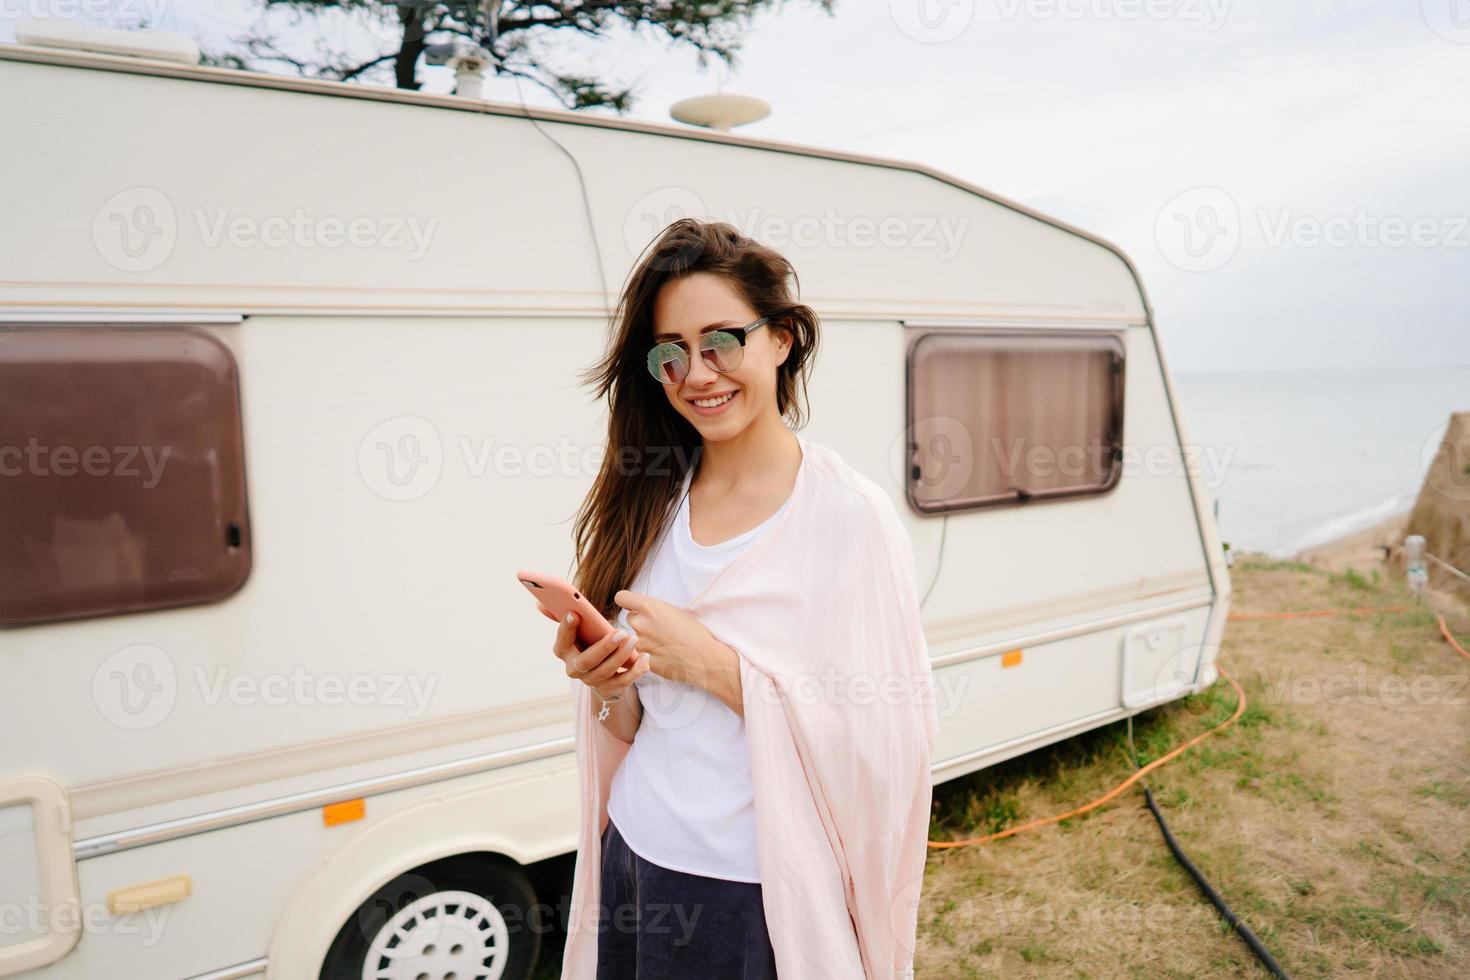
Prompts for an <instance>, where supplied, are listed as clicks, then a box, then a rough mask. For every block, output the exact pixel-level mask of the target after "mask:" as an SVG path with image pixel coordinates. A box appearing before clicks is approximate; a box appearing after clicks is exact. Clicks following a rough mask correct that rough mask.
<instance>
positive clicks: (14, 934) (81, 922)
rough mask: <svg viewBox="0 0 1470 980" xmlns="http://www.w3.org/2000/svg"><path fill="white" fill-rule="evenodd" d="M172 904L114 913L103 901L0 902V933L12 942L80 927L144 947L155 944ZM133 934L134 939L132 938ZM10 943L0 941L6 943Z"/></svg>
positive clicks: (32, 898)
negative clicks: (126, 938) (125, 939)
mask: <svg viewBox="0 0 1470 980" xmlns="http://www.w3.org/2000/svg"><path fill="white" fill-rule="evenodd" d="M172 912H173V906H171V905H161V906H156V907H154V908H149V909H142V910H140V911H137V912H127V913H124V914H122V915H113V914H112V912H111V911H110V910H109V909H108V908H107V905H106V904H105V903H102V902H84V903H82V904H80V905H77V904H74V903H70V902H58V903H55V904H53V903H50V902H45V901H42V900H41V899H40V898H39V897H38V896H34V895H32V896H29V897H27V898H26V899H25V900H24V901H20V902H0V936H3V937H6V938H7V939H8V940H12V941H14V942H24V941H25V940H27V939H29V938H32V937H40V936H45V935H51V934H55V933H58V932H61V933H67V932H72V931H74V930H77V929H80V930H81V932H82V933H83V934H84V935H89V936H93V935H114V936H128V937H130V941H132V942H134V943H135V944H136V945H140V946H143V947H145V948H146V947H151V946H155V945H157V944H158V941H159V940H160V939H162V938H163V929H164V926H165V925H167V923H168V917H169V915H170V914H171V913H172ZM132 937H136V938H132ZM10 944H11V943H10V942H5V943H0V946H8V945H10Z"/></svg>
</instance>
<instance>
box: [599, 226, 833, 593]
mask: <svg viewBox="0 0 1470 980" xmlns="http://www.w3.org/2000/svg"><path fill="white" fill-rule="evenodd" d="M696 272H708V273H712V274H714V275H717V276H722V277H723V278H724V279H725V280H726V281H728V282H729V283H730V285H731V286H732V287H734V289H735V290H736V291H737V292H738V293H739V294H740V295H741V296H742V297H743V298H744V299H745V301H746V302H747V303H749V304H750V306H751V308H753V309H754V310H755V311H756V312H757V313H758V314H759V315H761V316H771V317H773V319H772V321H771V327H777V326H780V327H784V328H786V329H787V330H788V331H789V332H790V334H791V350H790V351H789V352H788V353H787V355H786V360H785V361H784V362H782V363H781V364H780V365H779V366H778V367H777V369H776V371H777V377H776V409H777V411H779V412H780V413H781V416H782V417H783V418H784V419H786V421H787V424H788V425H789V426H790V427H791V428H793V429H799V428H801V426H802V425H803V424H804V420H805V416H806V407H807V406H806V404H805V402H806V382H807V377H808V375H809V373H810V368H811V361H812V357H813V355H814V354H815V353H816V349H817V334H818V321H817V314H816V312H815V311H814V310H812V308H811V307H809V306H805V305H802V304H800V303H796V302H793V300H792V292H791V289H790V285H789V284H788V280H790V282H791V283H794V284H795V285H796V289H797V291H798V293H799V291H800V281H799V280H798V279H797V276H796V270H795V269H794V268H792V265H791V263H790V262H788V261H787V260H786V258H785V257H784V256H782V255H781V254H780V253H778V252H776V251H775V250H774V249H771V248H768V247H766V246H764V245H762V244H760V243H759V242H756V241H754V240H753V239H750V238H747V237H745V236H744V235H742V234H741V233H740V232H739V230H737V229H736V228H735V227H734V226H733V225H730V224H728V223H726V222H723V221H699V220H697V219H695V218H680V219H679V220H678V221H675V222H673V223H672V224H670V225H669V226H668V227H667V228H665V229H664V231H663V233H662V234H661V235H660V236H659V237H658V238H657V239H656V240H654V241H653V242H652V243H651V244H650V245H649V246H648V247H647V248H645V249H644V251H643V254H642V255H641V256H639V260H638V262H637V263H635V265H634V268H633V271H632V272H631V273H629V275H628V279H627V281H626V282H625V283H624V285H623V292H622V295H621V296H620V297H619V299H618V305H617V309H616V310H615V311H614V313H613V317H612V321H611V323H610V324H609V328H610V329H609V338H610V343H609V345H608V350H607V353H606V354H605V355H604V356H603V357H602V359H601V360H599V361H598V362H597V363H596V364H594V365H593V366H592V367H591V368H589V369H587V371H586V372H584V374H583V383H585V384H589V385H591V386H593V389H594V391H595V393H596V397H597V398H599V399H600V398H604V397H605V398H606V399H607V404H608V410H609V411H608V423H607V447H606V450H607V451H606V452H605V453H604V454H603V458H602V467H601V469H600V470H599V472H598V474H597V479H596V481H595V482H594V483H593V485H592V490H591V492H589V493H588V495H587V499H586V500H584V501H583V503H582V506H581V508H579V509H578V511H577V516H576V521H575V523H574V525H573V528H574V533H573V538H574V540H575V542H576V548H577V571H576V576H575V581H576V582H577V588H578V589H579V590H580V591H581V592H582V594H583V595H585V596H586V597H587V599H588V600H589V601H590V602H591V603H592V604H593V605H594V606H596V607H597V608H598V609H599V610H600V611H601V612H602V613H603V614H604V615H607V616H609V618H611V614H612V613H613V612H614V605H613V601H612V597H613V596H614V595H616V594H617V592H618V590H619V589H625V588H628V587H629V586H631V585H632V584H633V578H634V576H636V575H637V574H638V570H639V569H640V568H642V567H643V563H644V562H645V561H646V560H647V559H648V555H649V552H650V551H652V549H653V543H654V541H655V539H656V538H657V537H658V534H659V530H660V529H661V528H662V527H663V525H664V522H665V521H666V520H667V519H668V516H669V513H670V512H671V511H672V509H673V507H674V503H675V501H674V495H675V493H676V492H677V491H678V489H679V487H680V486H681V485H682V484H683V481H684V476H685V474H686V473H688V471H689V470H691V469H693V468H694V467H695V465H696V464H697V462H698V456H699V452H700V450H701V448H702V442H701V439H700V435H699V430H697V429H696V428H695V427H694V426H693V425H691V424H690V423H689V420H688V419H686V418H684V417H683V416H682V415H680V414H679V413H678V412H677V411H676V410H675V409H674V407H673V406H672V405H670V404H669V401H668V396H667V395H665V394H664V392H663V391H662V390H661V388H662V385H661V384H660V383H659V382H658V381H657V380H656V379H655V378H654V377H653V376H651V375H650V374H649V373H648V369H647V367H646V366H645V358H646V356H647V353H648V349H649V348H650V347H652V346H653V305H654V300H655V299H656V298H657V296H658V292H659V290H660V289H661V288H662V287H663V286H664V284H665V283H668V282H672V281H674V280H676V279H680V278H682V277H684V276H688V275H691V274H693V273H696ZM798 399H800V404H798Z"/></svg>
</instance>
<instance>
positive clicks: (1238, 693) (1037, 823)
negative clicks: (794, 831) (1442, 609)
mask: <svg viewBox="0 0 1470 980" xmlns="http://www.w3.org/2000/svg"><path fill="white" fill-rule="evenodd" d="M1405 608H1406V607H1404V606H1388V607H1384V608H1380V609H1367V608H1364V609H1310V610H1306V611H1304V612H1282V613H1231V614H1230V616H1229V617H1227V618H1229V619H1301V618H1307V617H1316V616H1361V615H1365V614H1368V613H1379V612H1403V611H1404V609H1405ZM1435 617H1436V618H1437V619H1438V620H1439V631H1440V633H1442V634H1443V635H1444V638H1445V639H1446V640H1448V641H1449V644H1450V646H1452V647H1454V648H1455V651H1456V652H1457V653H1459V655H1460V656H1462V657H1464V658H1465V659H1466V660H1470V653H1466V652H1465V648H1464V647H1462V646H1460V644H1459V643H1458V642H1457V641H1456V640H1455V637H1454V635H1453V634H1452V633H1450V628H1449V626H1448V625H1446V624H1445V621H1444V616H1443V615H1441V614H1439V613H1435ZM1215 667H1216V669H1217V670H1219V671H1220V676H1222V677H1224V678H1225V679H1226V680H1227V681H1229V682H1230V686H1231V687H1233V688H1235V698H1236V701H1235V711H1233V712H1232V713H1231V715H1230V717H1229V718H1226V719H1225V720H1224V721H1222V722H1220V724H1218V725H1216V726H1215V727H1214V728H1210V729H1208V730H1206V731H1203V732H1200V733H1199V734H1198V735H1196V736H1195V737H1194V738H1191V739H1190V740H1189V741H1187V742H1185V743H1184V744H1182V745H1179V746H1176V747H1175V748H1174V749H1172V750H1170V751H1169V752H1168V754H1166V755H1161V756H1159V757H1158V758H1157V759H1155V760H1154V761H1153V762H1150V763H1149V764H1148V765H1146V766H1144V767H1143V768H1141V769H1139V770H1137V771H1135V772H1134V773H1133V775H1131V776H1129V777H1128V778H1127V779H1125V780H1123V781H1122V782H1121V783H1119V784H1118V785H1117V786H1114V787H1113V788H1112V789H1110V790H1108V791H1107V792H1106V793H1104V794H1103V795H1102V796H1099V797H1098V798H1097V799H1095V800H1093V801H1092V802H1090V803H1084V804H1083V805H1082V806H1079V807H1077V808H1076V809H1075V810H1068V811H1067V812H1066V813H1058V814H1056V815H1055V816H1050V817H1041V818H1039V819H1037V820H1032V821H1030V822H1028V823H1023V824H1021V825H1020V826H1017V827H1010V828H1008V829H1006V830H1002V831H999V832H998V833H994V834H986V835H984V836H983V837H966V838H965V839H963V840H931V841H929V847H930V849H931V850H943V849H945V848H950V847H968V846H970V845H971V844H985V843H988V842H990V841H996V840H1000V839H1002V838H1005V837H1011V836H1014V835H1015V834H1019V833H1021V832H1022V831H1023V830H1033V829H1035V828H1037V827H1045V826H1047V825H1048V824H1054V823H1060V822H1061V821H1063V820H1066V819H1068V818H1069V817H1076V816H1080V815H1081V814H1084V813H1086V812H1088V811H1089V810H1096V809H1097V808H1098V807H1100V806H1102V805H1103V804H1104V803H1107V802H1109V801H1110V800H1113V799H1115V798H1116V797H1117V796H1118V794H1120V793H1122V792H1123V791H1124V790H1125V789H1127V788H1128V787H1130V786H1132V785H1133V784H1134V783H1136V782H1138V781H1139V780H1140V779H1142V778H1143V777H1144V776H1145V775H1147V774H1148V773H1149V772H1151V771H1152V770H1154V769H1157V768H1158V767H1159V766H1162V765H1163V764H1164V763H1166V762H1168V761H1169V760H1171V759H1173V758H1175V757H1176V756H1178V755H1180V754H1182V753H1183V752H1185V751H1187V750H1188V749H1190V748H1192V747H1193V746H1195V745H1198V744H1199V743H1200V742H1203V741H1204V740H1205V739H1207V738H1209V737H1210V736H1211V735H1214V734H1215V733H1216V732H1222V731H1224V730H1225V729H1227V728H1229V727H1230V726H1231V725H1233V724H1235V722H1236V720H1237V719H1238V718H1239V717H1240V716H1241V715H1242V714H1244V713H1245V704H1246V702H1245V690H1244V689H1243V688H1242V687H1241V686H1240V684H1239V683H1237V682H1236V680H1235V678H1234V677H1231V676H1230V674H1229V673H1228V672H1227V671H1226V670H1225V668H1224V667H1221V666H1220V664H1219V663H1218V662H1217V663H1216V664H1215Z"/></svg>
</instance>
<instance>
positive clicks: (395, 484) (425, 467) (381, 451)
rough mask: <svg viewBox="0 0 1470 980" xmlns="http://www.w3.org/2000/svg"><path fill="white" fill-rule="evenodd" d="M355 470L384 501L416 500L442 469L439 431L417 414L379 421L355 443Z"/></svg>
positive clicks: (430, 488) (442, 453)
mask: <svg viewBox="0 0 1470 980" xmlns="http://www.w3.org/2000/svg"><path fill="white" fill-rule="evenodd" d="M357 471H358V473H360V474H361V475H362V479H363V482H364V483H366V484H367V485H368V487H369V488H370V489H371V490H372V491H373V493H376V494H377V495H378V496H380V497H382V498H384V499H386V500H417V499H419V498H420V497H422V496H424V495H425V494H426V493H428V492H429V491H430V490H432V489H434V487H435V486H436V485H438V483H439V476H440V474H441V473H443V472H444V443H443V441H442V440H441V439H440V438H439V430H438V429H436V428H435V427H434V424H433V423H432V422H430V421H429V420H428V419H425V418H421V417H419V416H417V415H399V416H397V417H395V418H391V419H388V420H386V421H384V422H381V423H379V424H378V425H377V426H376V427H375V428H374V429H373V430H372V431H371V432H369V433H368V434H367V435H366V436H364V437H363V440H362V442H361V443H359V444H358V447H357Z"/></svg>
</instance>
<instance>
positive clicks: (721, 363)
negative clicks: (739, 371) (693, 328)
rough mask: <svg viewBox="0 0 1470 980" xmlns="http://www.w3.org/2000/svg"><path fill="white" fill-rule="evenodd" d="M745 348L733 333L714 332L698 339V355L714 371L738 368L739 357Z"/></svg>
mask: <svg viewBox="0 0 1470 980" xmlns="http://www.w3.org/2000/svg"><path fill="white" fill-rule="evenodd" d="M744 352H745V348H744V347H742V346H741V345H740V340H739V338H737V337H736V336H735V335H734V334H733V333H730V332H728V331H725V330H716V331H714V332H712V333H707V334H705V335H704V336H703V337H702V338H700V342H699V353H700V356H702V357H703V358H704V362H705V363H706V364H708V365H709V366H710V367H711V368H713V369H714V370H716V371H733V370H735V369H736V368H738V367H739V366H740V356H741V355H742V354H743V353H744Z"/></svg>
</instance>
